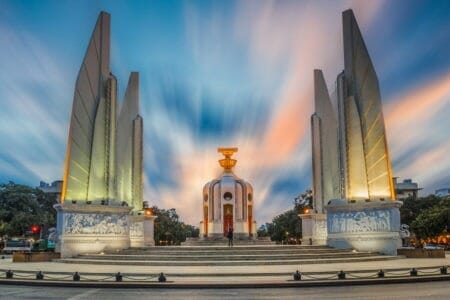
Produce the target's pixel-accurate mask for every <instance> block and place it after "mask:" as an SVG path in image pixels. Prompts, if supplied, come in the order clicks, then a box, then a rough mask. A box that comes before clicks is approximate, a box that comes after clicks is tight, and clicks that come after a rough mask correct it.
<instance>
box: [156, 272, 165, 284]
mask: <svg viewBox="0 0 450 300" xmlns="http://www.w3.org/2000/svg"><path fill="white" fill-rule="evenodd" d="M166 280H167V279H166V276H164V273H163V272H161V273H159V276H158V281H159V282H166Z"/></svg>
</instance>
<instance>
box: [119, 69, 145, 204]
mask: <svg viewBox="0 0 450 300" xmlns="http://www.w3.org/2000/svg"><path fill="white" fill-rule="evenodd" d="M142 134H143V121H142V118H141V117H140V116H139V73H138V72H132V73H131V75H130V78H129V81H128V86H127V90H126V92H125V98H124V101H123V104H122V108H121V110H120V114H119V120H118V123H117V164H116V166H117V170H116V172H117V181H116V186H117V197H118V200H120V201H125V202H127V203H128V204H129V205H131V206H133V210H140V209H142V200H143V196H142V168H143V166H142V156H143V149H142V148H143V145H142Z"/></svg>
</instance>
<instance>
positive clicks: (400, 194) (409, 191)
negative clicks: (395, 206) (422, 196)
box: [393, 177, 422, 200]
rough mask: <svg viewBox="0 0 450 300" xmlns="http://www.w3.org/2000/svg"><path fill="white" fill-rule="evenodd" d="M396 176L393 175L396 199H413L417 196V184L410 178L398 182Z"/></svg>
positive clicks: (418, 189)
mask: <svg viewBox="0 0 450 300" xmlns="http://www.w3.org/2000/svg"><path fill="white" fill-rule="evenodd" d="M397 179H398V177H394V178H393V181H394V187H395V196H396V199H397V200H404V199H407V198H412V199H414V200H416V199H417V197H418V196H419V191H420V190H421V189H422V188H419V185H418V184H417V183H416V182H413V181H412V179H404V180H403V181H402V182H398V180H397Z"/></svg>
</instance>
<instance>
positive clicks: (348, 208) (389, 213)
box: [326, 200, 403, 255]
mask: <svg viewBox="0 0 450 300" xmlns="http://www.w3.org/2000/svg"><path fill="white" fill-rule="evenodd" d="M402 204H403V203H402V202H400V201H390V200H386V201H376V202H361V201H359V202H355V203H350V202H348V201H346V200H333V201H331V202H330V204H329V205H328V206H327V207H326V209H327V227H328V228H327V231H328V237H327V243H328V245H329V246H331V247H334V248H337V249H355V250H358V251H369V252H379V253H382V254H388V255H397V248H399V247H400V246H401V239H400V235H399V231H400V212H399V207H400V206H401V205H402Z"/></svg>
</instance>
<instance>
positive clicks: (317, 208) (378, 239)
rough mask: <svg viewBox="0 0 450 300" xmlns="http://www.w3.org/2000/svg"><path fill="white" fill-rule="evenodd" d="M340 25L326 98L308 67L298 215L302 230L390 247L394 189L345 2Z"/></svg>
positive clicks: (366, 68) (336, 241)
mask: <svg viewBox="0 0 450 300" xmlns="http://www.w3.org/2000/svg"><path fill="white" fill-rule="evenodd" d="M343 33H344V61H345V64H344V65H345V69H344V71H343V72H342V73H341V74H339V75H338V77H337V82H336V91H335V92H334V93H333V94H332V97H331V99H330V96H329V94H328V90H327V88H326V84H325V81H324V79H323V75H322V72H321V71H320V70H315V71H314V83H315V99H314V100H315V110H316V112H315V113H314V114H313V115H312V117H311V129H312V150H313V161H312V163H313V193H314V213H313V214H311V215H301V218H302V222H303V228H304V230H303V233H304V234H303V236H304V238H305V237H306V238H311V240H312V241H313V243H316V244H323V243H325V241H326V242H327V243H328V244H329V245H330V246H333V247H336V248H355V249H357V250H365V251H376V252H381V253H386V254H394V253H396V249H397V246H398V243H399V242H400V239H399V229H400V216H399V207H400V206H401V204H402V203H401V202H399V201H395V196H394V190H393V182H392V171H391V162H390V159H389V151H388V147H387V142H386V132H385V126H384V118H383V112H382V104H381V97H380V90H379V86H378V79H377V76H376V73H375V70H374V68H373V65H372V62H371V60H370V57H369V53H368V51H367V48H366V45H365V44H364V41H363V38H362V35H361V32H360V30H359V28H358V24H357V23H356V19H355V16H354V15H353V12H352V11H351V10H347V11H344V12H343ZM332 103H335V106H334V107H333V104H332ZM325 213H326V215H325ZM325 220H326V222H325ZM325 224H326V228H325V226H324V225H325Z"/></svg>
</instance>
